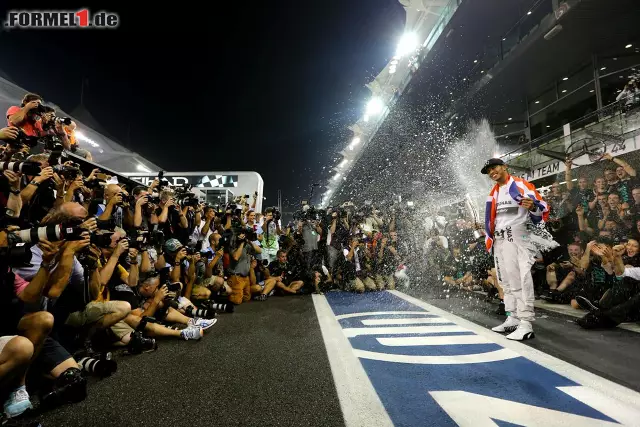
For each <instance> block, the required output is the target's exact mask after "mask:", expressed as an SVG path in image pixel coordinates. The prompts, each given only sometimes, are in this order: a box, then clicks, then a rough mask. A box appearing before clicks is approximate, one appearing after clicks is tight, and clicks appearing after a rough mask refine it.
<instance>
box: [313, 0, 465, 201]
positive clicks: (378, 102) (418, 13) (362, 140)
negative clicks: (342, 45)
mask: <svg viewBox="0 0 640 427" xmlns="http://www.w3.org/2000/svg"><path fill="white" fill-rule="evenodd" d="M398 1H399V2H400V4H401V5H402V6H403V7H404V9H405V12H406V23H405V28H404V33H403V36H402V37H401V39H400V40H399V42H398V47H397V51H396V54H395V55H394V56H393V57H392V59H391V60H390V61H389V63H388V64H387V65H386V66H385V67H384V68H383V69H382V71H381V72H380V73H379V74H378V75H377V76H376V78H375V79H373V81H371V82H369V83H368V84H367V85H366V86H367V88H368V89H369V90H370V91H371V99H370V100H369V102H368V104H367V109H366V112H365V114H364V116H363V117H361V118H360V119H359V120H358V121H357V122H356V123H354V124H353V125H351V126H350V127H349V129H350V130H351V131H352V132H353V139H352V140H351V141H350V142H349V144H348V145H347V146H346V147H345V149H344V150H342V151H341V152H340V154H341V155H342V156H343V159H342V161H341V162H340V163H339V164H338V165H337V166H335V168H334V169H335V174H334V176H333V177H332V178H331V179H330V180H329V182H328V184H327V185H326V191H325V193H324V194H323V197H322V202H321V203H320V205H321V206H327V205H328V203H329V202H330V200H331V198H332V197H333V196H334V195H335V194H336V192H337V191H338V190H339V188H340V186H341V185H342V183H343V182H344V181H345V180H346V179H348V175H349V171H350V169H351V167H352V166H353V164H354V163H355V162H356V161H357V160H358V159H359V158H360V156H361V155H362V153H363V151H364V150H365V149H366V146H367V144H368V142H369V141H370V140H371V138H373V136H374V135H375V133H376V132H377V130H378V128H379V127H380V125H381V124H382V123H383V122H384V120H385V118H386V117H387V115H388V114H389V111H390V108H391V107H392V106H393V105H394V104H395V102H396V101H397V99H398V98H399V97H400V96H401V95H402V93H403V91H404V90H405V88H406V87H407V85H408V84H409V81H410V80H411V77H412V76H413V74H414V73H415V72H416V71H417V70H418V68H419V67H420V62H421V58H422V57H424V54H425V52H428V51H429V50H430V49H432V48H433V46H434V44H435V42H436V41H437V40H438V38H439V37H440V35H441V34H442V32H443V31H444V29H445V27H446V25H447V23H448V22H449V20H450V19H451V17H452V16H453V14H454V13H455V11H456V10H457V8H458V6H459V5H460V3H462V2H463V0H398Z"/></svg>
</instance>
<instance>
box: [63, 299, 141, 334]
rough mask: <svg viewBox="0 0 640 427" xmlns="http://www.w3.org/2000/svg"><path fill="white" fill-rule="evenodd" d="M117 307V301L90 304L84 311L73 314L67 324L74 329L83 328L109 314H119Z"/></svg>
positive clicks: (68, 318)
mask: <svg viewBox="0 0 640 427" xmlns="http://www.w3.org/2000/svg"><path fill="white" fill-rule="evenodd" d="M116 306H117V303H116V301H106V302H96V301H94V302H90V303H89V304H87V306H86V307H85V308H84V310H83V311H76V312H74V313H71V314H70V315H69V317H67V321H66V322H65V324H66V325H67V326H71V327H74V328H81V327H83V326H84V325H87V324H92V323H96V322H97V321H98V320H100V319H102V318H103V317H104V316H106V315H107V314H110V313H115V312H117V311H118V310H117V307H116ZM132 307H133V306H132Z"/></svg>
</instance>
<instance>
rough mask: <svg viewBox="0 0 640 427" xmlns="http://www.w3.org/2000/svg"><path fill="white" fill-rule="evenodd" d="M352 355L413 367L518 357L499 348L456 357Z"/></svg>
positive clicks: (364, 353)
mask: <svg viewBox="0 0 640 427" xmlns="http://www.w3.org/2000/svg"><path fill="white" fill-rule="evenodd" d="M353 354H355V355H356V356H358V357H361V358H363V359H371V360H380V361H382V362H396V363H411V364H414V365H469V364H473V363H485V362H498V361H501V360H508V359H515V358H516V357H520V355H519V354H518V353H516V352H515V351H511V350H508V349H506V348H501V349H500V350H494V351H488V352H486V353H474V354H460V355H456V356H410V355H407V354H387V353H376V352H373V351H366V350H353Z"/></svg>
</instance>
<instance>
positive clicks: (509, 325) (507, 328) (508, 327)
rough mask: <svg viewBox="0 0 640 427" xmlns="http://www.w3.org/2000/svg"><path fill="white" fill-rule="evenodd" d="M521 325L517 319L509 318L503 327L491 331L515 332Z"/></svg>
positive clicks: (499, 326)
mask: <svg viewBox="0 0 640 427" xmlns="http://www.w3.org/2000/svg"><path fill="white" fill-rule="evenodd" d="M519 324H520V320H519V319H518V318H517V317H513V316H507V320H505V321H504V323H503V324H502V325H498V326H496V327H495V328H491V330H492V331H494V332H513V331H515V330H516V328H517V327H518V325H519Z"/></svg>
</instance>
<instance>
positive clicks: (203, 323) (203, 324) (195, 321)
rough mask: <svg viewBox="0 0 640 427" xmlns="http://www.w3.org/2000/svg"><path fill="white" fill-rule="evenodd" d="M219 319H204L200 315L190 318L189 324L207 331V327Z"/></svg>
mask: <svg viewBox="0 0 640 427" xmlns="http://www.w3.org/2000/svg"><path fill="white" fill-rule="evenodd" d="M217 321H218V319H202V318H200V317H193V318H191V319H189V324H188V325H187V326H195V327H200V328H202V329H203V330H205V331H206V330H207V329H209V328H210V327H212V326H213V325H215V324H216V322H217Z"/></svg>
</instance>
